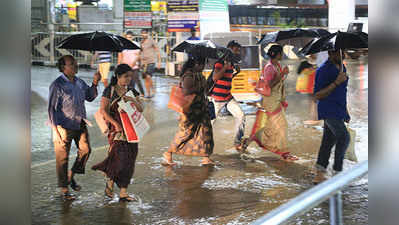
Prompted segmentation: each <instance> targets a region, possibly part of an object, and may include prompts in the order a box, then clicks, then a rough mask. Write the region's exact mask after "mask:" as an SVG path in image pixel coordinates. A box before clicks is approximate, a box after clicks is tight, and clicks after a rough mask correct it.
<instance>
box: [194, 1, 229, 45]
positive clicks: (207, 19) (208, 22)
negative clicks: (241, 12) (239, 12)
mask: <svg viewBox="0 0 399 225" xmlns="http://www.w3.org/2000/svg"><path fill="white" fill-rule="evenodd" d="M199 10H200V30H201V39H202V38H203V37H204V36H205V34H207V33H214V32H230V19H229V7H228V2H227V0H218V1H214V0H200V1H199Z"/></svg>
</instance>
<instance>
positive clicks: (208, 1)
mask: <svg viewBox="0 0 399 225" xmlns="http://www.w3.org/2000/svg"><path fill="white" fill-rule="evenodd" d="M199 9H200V11H223V12H226V11H227V12H228V11H229V7H228V4H227V0H221V1H214V0H200V2H199Z"/></svg>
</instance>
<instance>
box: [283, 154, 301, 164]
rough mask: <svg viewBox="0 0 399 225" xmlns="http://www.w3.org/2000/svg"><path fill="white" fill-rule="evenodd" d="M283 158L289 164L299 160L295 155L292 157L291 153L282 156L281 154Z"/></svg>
mask: <svg viewBox="0 0 399 225" xmlns="http://www.w3.org/2000/svg"><path fill="white" fill-rule="evenodd" d="M281 157H282V158H283V159H284V160H285V161H287V162H292V161H296V160H298V159H299V158H298V157H296V156H294V155H291V153H290V152H284V153H282V154H281Z"/></svg>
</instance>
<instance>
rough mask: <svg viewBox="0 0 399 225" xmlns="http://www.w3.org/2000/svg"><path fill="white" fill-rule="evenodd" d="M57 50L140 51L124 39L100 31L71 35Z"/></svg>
mask: <svg viewBox="0 0 399 225" xmlns="http://www.w3.org/2000/svg"><path fill="white" fill-rule="evenodd" d="M57 48H64V49H76V50H86V51H111V52H121V51H122V50H124V49H140V47H139V46H137V45H136V44H134V43H133V42H131V41H129V40H128V39H126V38H124V37H121V36H119V35H115V34H110V33H106V32H99V31H96V32H91V33H84V34H75V35H71V36H69V37H67V38H65V39H64V40H62V41H61V43H60V44H59V45H58V46H57Z"/></svg>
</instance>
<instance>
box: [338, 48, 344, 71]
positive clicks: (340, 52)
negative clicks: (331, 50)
mask: <svg viewBox="0 0 399 225" xmlns="http://www.w3.org/2000/svg"><path fill="white" fill-rule="evenodd" d="M339 55H340V57H341V68H340V69H339V70H340V72H344V61H343V60H342V49H340V50H339Z"/></svg>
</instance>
